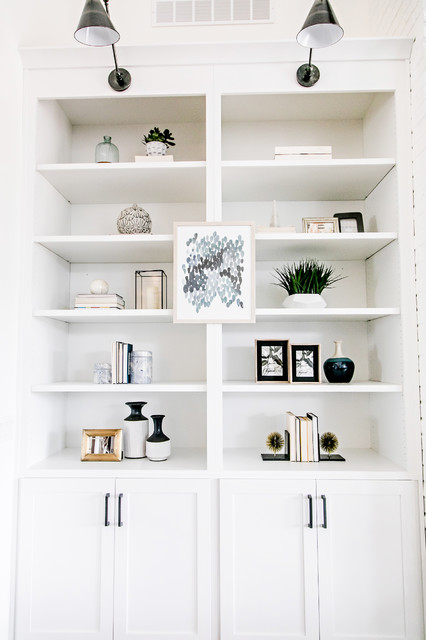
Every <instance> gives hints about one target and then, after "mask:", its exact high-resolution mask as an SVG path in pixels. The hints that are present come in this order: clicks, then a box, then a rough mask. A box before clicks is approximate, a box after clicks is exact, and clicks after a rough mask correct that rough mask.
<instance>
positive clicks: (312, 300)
mask: <svg viewBox="0 0 426 640" xmlns="http://www.w3.org/2000/svg"><path fill="white" fill-rule="evenodd" d="M282 306H283V307H284V308H285V309H324V307H326V306H327V303H326V301H325V300H324V298H323V297H322V296H321V295H320V294H319V293H293V294H292V295H291V296H288V297H287V298H285V300H284V302H283V304H282Z"/></svg>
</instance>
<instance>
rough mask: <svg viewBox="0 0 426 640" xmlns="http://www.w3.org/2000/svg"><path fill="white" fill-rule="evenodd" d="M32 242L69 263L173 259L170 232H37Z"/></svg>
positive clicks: (163, 260) (166, 260)
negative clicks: (49, 234) (92, 233)
mask: <svg viewBox="0 0 426 640" xmlns="http://www.w3.org/2000/svg"><path fill="white" fill-rule="evenodd" d="M34 242H35V243H36V244H40V245H42V246H43V247H45V248H46V249H49V251H53V253H55V254H56V255H58V256H59V257H61V258H63V259H64V260H67V261H68V262H71V263H76V262H82V263H88V264H91V263H101V262H108V263H111V262H161V263H164V262H172V261H173V235H172V234H170V235H166V234H164V235H149V234H143V233H141V234H134V235H133V234H129V235H119V234H118V235H103V236H36V237H35V238H34Z"/></svg>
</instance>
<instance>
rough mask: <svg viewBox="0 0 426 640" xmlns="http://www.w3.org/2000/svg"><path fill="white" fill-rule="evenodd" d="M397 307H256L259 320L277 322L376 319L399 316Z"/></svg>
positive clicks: (257, 319)
mask: <svg viewBox="0 0 426 640" xmlns="http://www.w3.org/2000/svg"><path fill="white" fill-rule="evenodd" d="M399 313H400V310H399V309H398V308H396V307H377V308H371V309H365V308H352V307H348V308H326V309H256V321H257V322H275V321H280V320H303V321H305V322H309V321H314V322H320V321H327V320H329V321H331V322H332V321H336V320H338V321H343V322H358V321H365V322H366V321H368V320H376V319H377V318H383V317H387V316H397V315H399Z"/></svg>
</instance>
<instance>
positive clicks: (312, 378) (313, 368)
mask: <svg viewBox="0 0 426 640" xmlns="http://www.w3.org/2000/svg"><path fill="white" fill-rule="evenodd" d="M290 350H291V372H290V373H291V376H290V379H291V382H321V373H320V362H321V360H320V345H319V344H292V345H291V346H290Z"/></svg>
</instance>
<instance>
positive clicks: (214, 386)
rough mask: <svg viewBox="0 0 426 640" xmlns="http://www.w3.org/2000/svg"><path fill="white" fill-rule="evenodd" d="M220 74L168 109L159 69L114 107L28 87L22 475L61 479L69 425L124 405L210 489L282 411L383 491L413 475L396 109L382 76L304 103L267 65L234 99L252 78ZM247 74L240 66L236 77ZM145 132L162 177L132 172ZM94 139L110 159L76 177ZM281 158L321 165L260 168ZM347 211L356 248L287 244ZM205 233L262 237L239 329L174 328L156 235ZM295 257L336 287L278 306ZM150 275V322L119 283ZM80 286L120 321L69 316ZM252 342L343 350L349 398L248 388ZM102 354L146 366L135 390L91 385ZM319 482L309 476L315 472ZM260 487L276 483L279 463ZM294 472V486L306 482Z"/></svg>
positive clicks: (318, 242)
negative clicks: (321, 149)
mask: <svg viewBox="0 0 426 640" xmlns="http://www.w3.org/2000/svg"><path fill="white" fill-rule="evenodd" d="M231 66H232V65H231ZM231 66H226V65H225V66H224V67H223V68H221V69H217V73H216V76H215V82H214V83H213V82H212V80H211V78H210V76H208V74H207V75H204V76H201V75H199V74H194V77H193V78H189V79H188V78H187V79H186V80H185V81H182V76H179V78H180V79H179V83H180V84H179V85H178V79H176V82H172V85H171V87H170V89H169V90H168V92H167V93H164V91H163V90H162V91H161V92H160V93H159V92H158V86H159V85H158V86H157V82H158V83H160V84H161V73H160V72H159V74H160V75H159V78H158V80H156V81H155V82H154V84H155V85H156V86H154V85H153V86H152V87H151V88H150V89H149V90H148V93H146V94H142V93H139V92H138V89H137V85H136V87H135V88H132V90H131V91H130V92H129V93H128V95H124V94H123V95H111V94H110V93H104V90H103V89H100V88H99V89H97V90H96V91H93V90H89V89H88V90H87V91H80V93H79V92H78V89H75V91H76V94H75V95H70V91H69V87H66V86H65V85H63V84H62V83H58V85H57V89H56V93H57V95H56V97H52V93H51V90H49V91H48V90H47V88H46V89H45V88H44V86H43V83H41V84H39V86H37V87H31V88H30V90H29V96H28V98H29V102H28V104H29V107H28V109H29V113H30V115H29V116H28V123H27V127H28V128H29V131H30V134H31V137H32V139H33V140H34V143H35V146H34V155H33V159H32V160H31V161H29V163H28V167H27V172H28V184H29V187H28V203H29V204H28V219H29V222H28V230H29V231H30V233H29V237H28V243H29V244H28V252H27V253H28V273H29V274H31V276H30V280H31V290H32V296H31V297H29V299H31V307H29V305H28V307H27V308H28V313H27V314H26V321H25V331H26V332H28V337H30V342H31V344H32V345H33V347H32V350H31V352H32V355H31V366H30V367H28V368H27V369H26V371H25V375H23V388H22V394H23V397H24V399H25V407H26V409H25V410H24V412H23V416H22V431H23V434H24V440H25V442H26V447H25V448H24V452H23V455H22V456H21V460H20V470H21V473H22V474H24V475H31V473H32V470H33V469H34V470H35V469H38V473H40V469H44V470H45V472H46V474H47V475H54V474H55V471H57V472H58V473H60V472H61V464H62V463H61V459H62V457H61V456H62V455H63V456H64V460H65V459H66V460H67V461H68V462H67V469H68V470H69V469H70V466H69V463H70V460H71V459H72V456H71V454H70V451H75V450H76V449H75V447H78V446H79V441H80V434H81V429H82V428H85V427H105V428H107V427H117V426H120V425H121V423H122V420H123V418H124V417H125V416H126V415H127V407H126V406H125V405H124V403H125V402H126V401H128V400H132V399H141V400H146V401H147V403H148V404H147V405H146V407H145V412H146V414H147V415H148V416H149V415H151V414H154V413H164V414H165V415H166V418H165V425H164V426H165V431H166V432H169V433H168V434H169V435H170V437H171V439H172V448H173V449H175V448H176V450H180V451H182V450H185V447H188V449H191V450H192V449H195V450H199V452H200V456H199V458H198V459H199V460H200V461H201V462H200V466H199V471H200V473H201V474H206V473H207V474H213V475H217V474H219V477H220V474H221V472H222V471H225V469H226V471H227V472H229V470H230V469H232V468H235V470H242V469H243V470H244V471H246V472H247V473H250V470H251V469H252V468H253V471H256V473H259V472H260V473H261V472H262V469H264V470H265V473H270V467H266V465H263V466H262V464H261V463H259V462H258V461H257V457H259V459H260V453H261V451H264V450H265V439H266V436H267V434H268V433H269V432H270V431H271V430H280V429H281V430H283V428H284V417H285V413H286V411H293V412H295V413H298V412H300V413H302V414H305V413H306V412H307V411H313V412H314V413H316V414H317V415H318V416H319V420H320V431H324V430H330V431H334V432H335V433H336V434H337V435H338V437H339V440H340V443H341V447H342V448H343V449H348V450H354V451H356V452H357V458H356V459H357V460H358V461H359V460H360V459H362V456H363V453H365V456H367V457H368V460H370V461H371V460H372V461H373V462H371V465H372V466H373V467H374V460H375V461H376V462H377V472H378V473H380V474H383V476H384V477H386V469H387V468H388V467H387V466H386V464H385V463H384V461H385V460H388V461H391V463H392V464H393V465H395V466H394V467H392V468H393V470H395V468H397V469H399V473H400V477H401V478H409V477H413V476H415V475H416V473H417V471H416V469H417V467H416V464H417V459H418V452H417V451H416V446H415V445H414V440H415V439H416V437H417V436H413V435H412V433H413V430H412V429H411V426H409V425H412V424H416V425H417V424H418V411H417V409H416V400H417V396H416V366H415V363H414V361H413V360H412V355H413V354H414V353H415V349H416V345H415V306H414V297H413V291H412V287H411V284H410V285H407V286H406V283H407V282H409V281H410V279H411V277H412V274H413V261H412V253H411V246H412V245H411V242H412V239H411V233H412V229H411V227H410V225H409V224H408V222H407V220H406V217H405V212H406V211H407V205H408V203H409V192H408V190H407V187H408V183H409V171H410V169H409V163H408V153H409V145H408V143H407V140H408V137H407V136H408V131H407V124H406V122H407V121H408V120H407V118H406V117H405V116H406V114H407V109H408V108H409V105H408V101H407V96H406V94H405V92H404V91H402V90H400V89H399V88H398V87H396V86H395V82H394V81H391V80H389V79H387V78H381V77H376V78H375V79H374V82H373V81H372V79H370V77H369V76H368V80H367V79H366V76H365V70H364V71H363V72H362V73H361V72H360V73H359V74H357V73H355V74H354V78H353V81H352V83H351V87H350V88H349V89H348V88H347V87H343V86H342V85H340V80H339V77H338V74H335V75H334V76H333V78H329V79H328V80H327V79H326V80H325V81H323V82H322V83H321V86H320V85H318V86H317V87H316V88H315V89H314V90H313V91H306V90H301V89H300V88H299V87H295V86H294V85H293V84H291V85H289V84H288V82H289V80H288V79H285V75H284V76H283V75H282V74H280V73H278V70H277V68H276V67H275V66H274V65H273V64H271V65H270V66H269V67H268V71H267V73H266V75H265V76H262V78H263V79H262V82H261V83H260V84H259V88H258V89H256V90H255V92H253V87H256V82H254V83H253V82H252V78H250V79H249V78H248V77H247V76H246V75H245V74H241V77H231V75H230V69H231ZM397 66H398V65H397ZM259 73H260V70H259V69H258V68H257V67H256V65H255V66H254V68H253V74H254V76H253V77H256V74H259ZM178 75H179V74H178ZM259 77H260V76H259ZM398 82H402V81H400V80H398ZM173 87H174V88H173ZM154 124H158V125H159V126H163V127H165V126H167V127H169V128H170V130H171V131H172V132H173V135H174V136H175V139H176V141H177V144H176V147H174V148H173V150H172V152H173V156H174V161H173V162H167V163H158V162H157V163H155V162H140V163H136V162H134V161H133V160H134V156H135V155H143V153H144V147H143V145H142V144H141V138H142V135H143V134H144V133H145V132H146V131H147V130H148V129H149V128H150V127H151V126H153V125H154ZM103 135H111V136H112V141H113V142H114V143H115V144H117V146H118V148H119V151H120V162H119V163H117V164H112V165H99V164H96V163H94V161H93V160H94V148H95V146H96V144H97V143H98V142H99V141H100V140H102V136H103ZM59 141H60V143H59ZM280 144H281V145H282V144H290V145H296V144H301V145H303V144H305V145H307V144H308V145H309V144H310V145H313V144H315V145H321V144H322V145H324V144H327V145H331V146H332V149H333V157H332V159H329V160H309V159H308V160H305V161H304V162H300V161H289V160H274V148H275V146H277V145H280ZM274 200H275V201H276V203H277V205H276V206H277V213H278V216H279V219H280V224H281V225H282V226H283V227H289V226H291V227H294V228H295V233H289V232H287V231H284V232H278V233H277V232H272V233H269V232H266V231H265V230H264V228H265V227H267V226H268V225H269V220H270V217H271V213H272V202H273V201H274ZM133 202H137V203H138V204H140V205H141V206H143V207H144V208H145V209H146V210H147V211H148V212H149V213H150V215H151V218H152V221H153V232H152V235H147V236H143V235H128V236H126V235H120V234H118V232H117V228H116V220H117V217H118V215H119V213H120V211H121V210H122V209H123V208H125V207H126V206H129V204H131V203H133ZM351 211H359V212H361V213H362V215H363V220H364V227H365V232H364V233H348V234H337V233H336V234H308V233H304V232H303V225H302V219H303V218H305V217H324V216H332V215H333V214H334V213H336V212H351ZM205 220H211V221H218V222H221V221H222V222H225V223H226V222H228V221H229V222H235V221H239V220H242V221H245V220H252V221H253V222H254V223H255V225H256V226H257V227H259V228H260V227H261V228H262V230H260V231H258V232H256V237H255V247H256V282H255V288H256V322H255V323H254V324H249V325H244V326H243V325H237V324H235V325H234V324H226V325H214V326H213V325H207V326H206V325H203V324H199V325H190V326H187V325H182V324H175V323H173V309H172V300H173V223H174V222H175V221H200V222H202V221H205ZM303 257H315V258H318V259H320V260H322V261H325V262H327V263H328V264H331V265H333V266H334V267H335V269H336V272H337V273H338V274H340V275H344V276H345V279H344V280H342V281H341V282H339V283H337V284H336V285H335V287H334V288H333V289H330V290H327V291H326V293H325V297H326V299H327V307H326V308H325V309H320V310H312V309H309V310H303V311H301V310H294V309H283V308H282V306H281V303H282V299H283V296H282V294H281V290H280V289H279V288H278V287H276V286H273V284H272V283H273V281H274V279H273V275H272V274H273V270H274V268H275V267H277V266H281V265H282V264H283V263H284V262H285V261H293V260H297V259H299V258H303ZM152 268H162V269H164V270H165V272H166V274H167V277H168V308H167V309H164V310H136V309H134V290H133V287H134V272H135V270H136V269H152ZM96 278H103V279H105V280H107V282H108V283H109V285H110V292H116V293H120V294H121V295H122V296H123V297H124V298H125V300H126V308H125V310H81V309H79V310H74V309H73V301H74V297H75V295H76V294H77V293H84V292H88V290H89V285H90V282H91V281H92V280H94V279H96ZM259 338H282V339H288V340H289V341H290V342H293V343H303V342H305V341H308V342H310V343H318V344H320V345H321V361H322V362H323V361H324V360H325V359H326V358H327V357H329V356H331V355H332V353H333V341H334V340H337V339H339V340H342V342H343V351H344V353H345V354H346V355H348V356H350V357H351V358H352V359H353V360H354V362H355V365H356V369H355V376H354V379H353V382H351V383H350V384H349V385H332V384H329V383H327V382H326V381H325V378H324V376H322V381H321V383H320V384H310V385H309V384H308V385H297V384H281V385H279V384H271V385H265V384H262V385H259V384H256V383H255V362H254V344H255V340H256V339H259ZM115 340H123V341H126V342H130V343H132V344H133V345H134V348H135V349H149V350H151V351H152V352H153V360H154V381H153V383H152V384H151V385H95V384H94V383H93V382H92V368H93V364H94V363H95V362H99V361H105V360H106V361H107V360H108V359H109V358H110V347H111V343H112V342H113V341H115ZM416 429H417V427H416ZM243 449H244V451H252V454H251V455H248V454H247V455H246V454H243V453H242V451H243ZM61 452H62V453H61ZM239 452H241V454H240V453H239ZM373 454H374V455H373ZM239 455H241V460H240V461H238V459H239ZM372 456H373V457H372ZM350 457H351V456H350V455H349V458H350ZM180 459H181V460H182V464H180V463H179V462H178V460H175V461H174V462H173V471H174V472H175V473H177V474H179V473H182V474H185V473H186V471H189V467H188V468H187V465H186V463H185V462H184V461H185V459H186V458H185V456H183V457H182V458H180ZM255 459H256V464H254V462H251V461H254V460H255ZM191 460H192V462H191V465H194V464H195V465H197V462H194V458H191ZM195 460H197V457H196V458H195ZM231 460H232V461H234V462H230V461H231ZM225 461H226V462H225ZM129 464H130V462H129V461H126V460H124V461H123V462H122V463H121V464H120V465H117V466H115V467H114V472H115V473H117V474H118V475H120V473H122V472H123V473H125V470H126V467H127V466H128V465H129ZM132 464H133V463H132ZM141 464H142V463H141ZM167 464H169V463H167ZM357 464H358V463H357ZM369 464H370V463H369ZM170 465H172V462H171V461H170ZM134 466H135V465H134V464H133V467H134ZM136 466H137V465H136ZM361 467H362V464H361ZM98 468H99V469H100V467H96V466H95V467H90V473H95V474H96V473H97V471H96V470H97V469H98ZM358 468H360V467H359V465H358ZM72 469H73V473H75V474H76V475H79V474H82V473H83V474H85V473H87V472H88V469H89V467H88V466H85V465H84V464H82V463H81V462H80V461H79V456H78V455H77V454H76V456H75V465H74V466H73V467H72ZM326 469H327V465H325V464H323V465H321V464H318V465H316V466H315V470H314V473H319V474H322V473H327V471H326ZM352 469H353V467H352V466H351V461H350V459H349V460H348V463H347V464H346V465H341V466H340V467H339V470H338V473H340V474H341V476H342V477H347V476H350V475H351V470H352ZM193 470H194V469H193V467H192V466H191V472H192V471H193ZM274 472H275V473H278V474H284V475H285V474H286V473H289V468H288V465H283V466H281V467H279V468H278V466H276V468H275V469H274ZM293 472H296V473H301V474H303V473H304V472H305V467H303V466H300V467H297V468H296V469H295V470H293V471H292V473H293ZM152 473H154V474H156V473H160V471H159V467H158V466H157V467H153V468H152ZM392 473H394V471H392Z"/></svg>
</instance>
